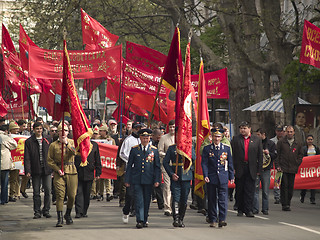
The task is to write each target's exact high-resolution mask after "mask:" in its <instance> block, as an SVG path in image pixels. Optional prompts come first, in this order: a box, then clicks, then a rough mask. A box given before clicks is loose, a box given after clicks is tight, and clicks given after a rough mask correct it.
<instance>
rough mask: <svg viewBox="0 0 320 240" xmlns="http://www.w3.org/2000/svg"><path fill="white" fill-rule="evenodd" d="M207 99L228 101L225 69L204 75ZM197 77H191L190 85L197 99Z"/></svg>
mask: <svg viewBox="0 0 320 240" xmlns="http://www.w3.org/2000/svg"><path fill="white" fill-rule="evenodd" d="M204 79H205V84H206V89H207V98H210V99H229V86H228V72H227V68H223V69H220V70H218V71H214V72H209V73H205V74H204ZM198 82H199V75H192V76H191V83H192V86H193V88H194V90H195V94H196V97H198Z"/></svg>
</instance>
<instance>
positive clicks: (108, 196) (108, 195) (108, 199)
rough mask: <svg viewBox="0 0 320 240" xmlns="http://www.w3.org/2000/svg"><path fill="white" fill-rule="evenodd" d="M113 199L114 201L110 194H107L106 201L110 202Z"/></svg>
mask: <svg viewBox="0 0 320 240" xmlns="http://www.w3.org/2000/svg"><path fill="white" fill-rule="evenodd" d="M112 199H113V196H112V195H110V194H107V197H106V201H107V202H110V201H111V200H112Z"/></svg>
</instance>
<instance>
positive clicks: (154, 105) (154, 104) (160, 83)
mask: <svg viewBox="0 0 320 240" xmlns="http://www.w3.org/2000/svg"><path fill="white" fill-rule="evenodd" d="M162 81H163V78H161V80H160V82H159V85H158V90H157V94H156V97H155V99H154V102H153V106H152V110H151V113H150V115H149V120H148V128H150V126H151V121H152V119H153V112H154V108H155V107H156V102H157V100H158V98H159V93H160V89H161V85H162Z"/></svg>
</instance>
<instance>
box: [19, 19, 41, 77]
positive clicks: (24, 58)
mask: <svg viewBox="0 0 320 240" xmlns="http://www.w3.org/2000/svg"><path fill="white" fill-rule="evenodd" d="M29 45H31V46H36V47H37V45H36V44H35V43H34V42H33V41H32V40H31V38H30V37H29V36H28V35H27V33H26V32H25V30H24V29H23V27H22V25H21V24H20V34H19V50H20V60H21V66H22V68H23V70H27V71H29V52H28V47H29Z"/></svg>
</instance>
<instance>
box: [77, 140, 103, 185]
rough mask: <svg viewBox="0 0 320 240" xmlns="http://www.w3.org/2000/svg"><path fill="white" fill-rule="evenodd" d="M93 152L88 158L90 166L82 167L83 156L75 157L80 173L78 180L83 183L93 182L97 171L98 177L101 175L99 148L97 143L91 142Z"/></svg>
mask: <svg viewBox="0 0 320 240" xmlns="http://www.w3.org/2000/svg"><path fill="white" fill-rule="evenodd" d="M91 143H92V150H91V152H90V154H89V156H88V158H87V161H88V165H87V166H85V167H80V163H81V156H78V155H77V156H76V157H75V165H76V168H77V172H78V179H79V180H81V181H92V180H93V179H94V171H96V177H99V176H100V175H101V159H100V152H99V147H98V144H97V143H96V142H93V141H91Z"/></svg>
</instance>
